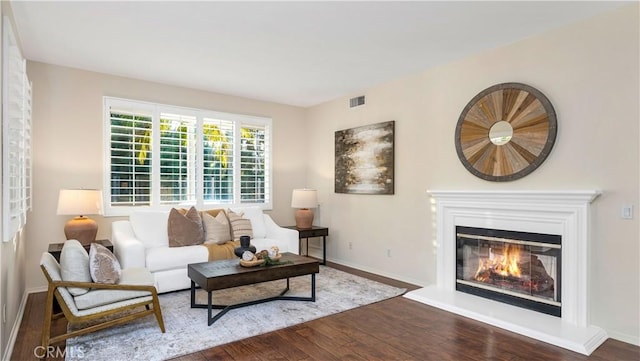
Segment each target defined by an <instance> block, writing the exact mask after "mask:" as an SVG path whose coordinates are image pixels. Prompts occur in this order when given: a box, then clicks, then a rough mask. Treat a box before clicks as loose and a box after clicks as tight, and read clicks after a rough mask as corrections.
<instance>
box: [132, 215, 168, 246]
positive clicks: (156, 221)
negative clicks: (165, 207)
mask: <svg viewBox="0 0 640 361" xmlns="http://www.w3.org/2000/svg"><path fill="white" fill-rule="evenodd" d="M168 216H169V212H167V211H155V210H154V211H152V210H137V211H135V212H133V213H131V215H130V216H129V222H130V223H131V228H132V229H133V233H135V235H136V238H137V239H138V240H140V242H142V243H143V244H144V246H145V248H151V247H167V246H168V245H169V238H168V235H167V224H168Z"/></svg>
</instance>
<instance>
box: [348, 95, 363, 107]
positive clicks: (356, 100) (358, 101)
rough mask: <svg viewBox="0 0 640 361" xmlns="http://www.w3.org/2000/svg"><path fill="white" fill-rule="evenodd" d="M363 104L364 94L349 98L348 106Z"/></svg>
mask: <svg viewBox="0 0 640 361" xmlns="http://www.w3.org/2000/svg"><path fill="white" fill-rule="evenodd" d="M361 105H364V95H361V96H359V97H355V98H351V99H349V108H355V107H359V106H361Z"/></svg>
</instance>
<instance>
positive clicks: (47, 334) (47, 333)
mask: <svg viewBox="0 0 640 361" xmlns="http://www.w3.org/2000/svg"><path fill="white" fill-rule="evenodd" d="M54 291H55V288H54V287H53V285H52V284H51V283H49V288H48V290H47V301H46V303H45V309H44V324H43V326H42V347H43V349H45V350H46V349H47V347H49V339H50V338H51V320H52V318H53V293H54Z"/></svg>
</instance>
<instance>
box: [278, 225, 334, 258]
mask: <svg viewBox="0 0 640 361" xmlns="http://www.w3.org/2000/svg"><path fill="white" fill-rule="evenodd" d="M284 228H289V229H294V230H296V231H298V238H299V244H298V247H299V248H302V239H303V238H305V239H306V240H307V253H306V255H307V256H308V255H309V238H313V237H322V263H320V264H322V265H326V264H327V236H328V235H329V228H327V227H320V226H311V228H298V227H296V226H284Z"/></svg>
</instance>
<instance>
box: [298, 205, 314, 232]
mask: <svg viewBox="0 0 640 361" xmlns="http://www.w3.org/2000/svg"><path fill="white" fill-rule="evenodd" d="M312 224H313V211H312V210H310V209H309V208H301V209H298V210H296V227H297V228H300V229H311V225H312Z"/></svg>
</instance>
